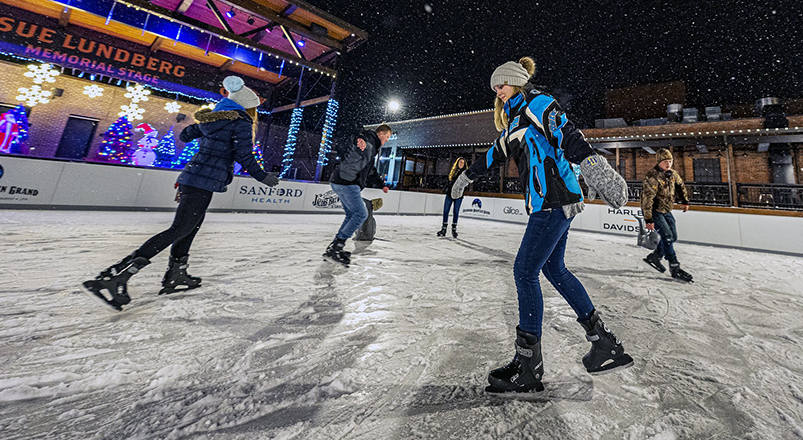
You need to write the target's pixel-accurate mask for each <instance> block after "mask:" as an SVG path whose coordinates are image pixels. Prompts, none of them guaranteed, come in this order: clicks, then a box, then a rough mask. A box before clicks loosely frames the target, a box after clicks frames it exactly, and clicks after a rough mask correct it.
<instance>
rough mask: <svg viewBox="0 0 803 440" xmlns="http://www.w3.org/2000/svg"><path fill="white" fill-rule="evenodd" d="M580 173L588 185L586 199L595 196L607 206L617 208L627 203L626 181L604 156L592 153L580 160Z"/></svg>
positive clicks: (591, 198) (592, 198)
mask: <svg viewBox="0 0 803 440" xmlns="http://www.w3.org/2000/svg"><path fill="white" fill-rule="evenodd" d="M580 173H581V174H582V175H583V179H585V181H586V185H588V200H594V199H595V198H596V197H597V196H599V198H600V199H601V200H602V201H603V202H605V203H606V204H607V205H608V206H610V207H611V208H614V209H619V208H621V207H622V206H624V204H625V203H627V183H626V182H625V179H624V178H623V177H622V176H620V175H619V173H617V172H616V171H614V170H613V168H611V166H610V165H609V164H608V161H607V160H605V158H604V157H601V156H598V155H596V154H593V155H591V156H588V157H587V158H585V160H583V161H582V162H580Z"/></svg>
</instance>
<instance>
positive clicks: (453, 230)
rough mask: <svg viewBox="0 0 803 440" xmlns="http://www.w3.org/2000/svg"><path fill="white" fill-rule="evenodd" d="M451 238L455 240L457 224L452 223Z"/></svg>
mask: <svg viewBox="0 0 803 440" xmlns="http://www.w3.org/2000/svg"><path fill="white" fill-rule="evenodd" d="M452 237H454V238H457V223H452Z"/></svg>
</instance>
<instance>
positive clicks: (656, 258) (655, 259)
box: [644, 252, 666, 273]
mask: <svg viewBox="0 0 803 440" xmlns="http://www.w3.org/2000/svg"><path fill="white" fill-rule="evenodd" d="M644 261H645V262H647V264H649V265H650V266H652V267H653V268H655V270H657V271H658V272H661V273H664V272H666V267H665V266H664V265H663V264H661V256H660V255H659V254H658V253H657V252H653V253H651V254H650V255H647V258H645V259H644Z"/></svg>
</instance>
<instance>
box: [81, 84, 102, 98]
mask: <svg viewBox="0 0 803 440" xmlns="http://www.w3.org/2000/svg"><path fill="white" fill-rule="evenodd" d="M84 95H87V96H89V97H90V98H97V97H99V96H103V87H99V86H98V85H97V84H92V85H91V86H84Z"/></svg>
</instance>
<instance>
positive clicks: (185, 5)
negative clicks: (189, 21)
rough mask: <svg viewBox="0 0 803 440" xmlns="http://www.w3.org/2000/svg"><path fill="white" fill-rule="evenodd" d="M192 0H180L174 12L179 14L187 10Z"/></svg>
mask: <svg viewBox="0 0 803 440" xmlns="http://www.w3.org/2000/svg"><path fill="white" fill-rule="evenodd" d="M192 2H193V0H182V2H181V4H179V5H178V7H177V8H176V12H178V13H179V14H183V13H185V12H187V9H190V6H191V5H192Z"/></svg>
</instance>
